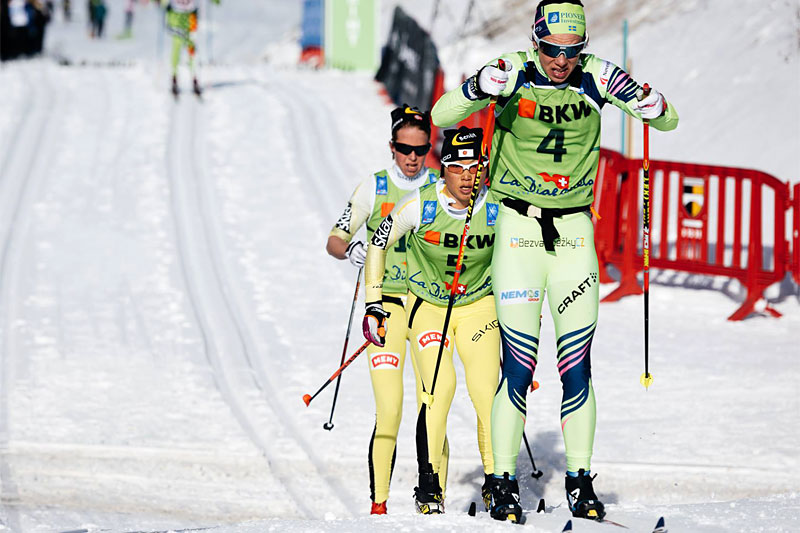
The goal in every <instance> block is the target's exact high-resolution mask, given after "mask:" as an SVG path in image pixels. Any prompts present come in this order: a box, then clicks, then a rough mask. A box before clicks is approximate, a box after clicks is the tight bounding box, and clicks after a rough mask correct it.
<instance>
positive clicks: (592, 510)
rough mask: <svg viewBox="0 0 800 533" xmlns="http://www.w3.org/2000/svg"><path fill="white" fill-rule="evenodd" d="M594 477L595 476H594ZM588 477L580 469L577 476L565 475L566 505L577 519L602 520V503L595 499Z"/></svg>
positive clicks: (589, 477)
mask: <svg viewBox="0 0 800 533" xmlns="http://www.w3.org/2000/svg"><path fill="white" fill-rule="evenodd" d="M595 475H596V474H595ZM593 479H594V476H590V475H589V474H587V473H586V471H585V470H584V469H583V468H581V469H580V470H578V476H577V477H572V476H570V475H567V477H566V479H565V481H564V484H565V487H566V489H567V504H568V505H569V510H570V511H572V516H574V517H577V518H587V519H589V520H602V519H603V517H604V516H605V515H606V512H605V508H604V506H603V503H602V502H601V501H600V500H598V499H597V495H596V494H595V493H594V488H592V480H593Z"/></svg>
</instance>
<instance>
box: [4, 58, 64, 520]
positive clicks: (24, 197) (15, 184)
mask: <svg viewBox="0 0 800 533" xmlns="http://www.w3.org/2000/svg"><path fill="white" fill-rule="evenodd" d="M45 67H46V65H44V64H42V63H40V62H34V61H31V62H29V63H27V64H25V65H23V70H22V72H23V78H24V79H25V81H26V83H27V85H28V87H29V89H30V90H29V91H26V94H27V104H26V108H25V112H24V113H23V114H22V115H21V118H20V120H19V123H18V124H19V125H18V127H17V129H15V130H13V131H15V132H18V134H17V135H15V136H14V140H13V141H12V143H11V145H10V146H9V148H8V151H7V154H8V155H7V157H6V160H5V161H4V163H3V172H2V182H0V198H2V208H1V209H2V216H3V220H2V225H0V231H2V232H3V233H4V235H3V238H2V251H0V254H1V255H0V301H3V302H8V304H7V305H4V306H3V309H2V311H0V316H2V321H1V322H0V326H1V327H2V331H3V337H2V341H0V342H2V344H1V345H0V357H2V362H0V372H2V378H0V451H1V452H2V453H0V490H1V491H2V492H1V496H0V498H1V501H2V504H3V505H2V510H3V511H4V512H5V513H7V514H6V516H5V525H6V526H8V528H9V529H11V530H12V531H21V530H22V529H21V526H20V516H19V512H18V511H17V509H16V507H17V505H18V504H19V503H20V496H19V490H18V488H17V486H16V483H15V482H14V480H13V477H12V475H11V467H10V465H9V463H8V461H7V459H6V452H7V450H8V444H9V440H10V435H9V412H8V411H9V387H10V384H11V380H10V377H9V370H10V368H11V366H12V361H11V359H12V357H13V356H14V354H16V353H18V350H17V349H16V346H15V342H14V340H15V339H14V333H13V327H14V326H13V324H14V317H15V314H16V305H17V303H18V302H19V299H18V298H15V297H14V293H15V291H16V289H17V287H18V283H17V279H18V278H19V273H20V270H21V269H22V267H23V265H22V261H18V260H16V259H17V258H18V256H19V255H20V253H21V251H22V250H21V247H22V246H24V244H25V243H26V241H25V239H24V237H25V234H26V233H27V232H28V229H29V226H30V216H29V213H30V212H31V205H32V203H33V198H32V196H33V194H34V193H35V192H36V190H37V189H38V188H39V187H41V185H42V182H43V181H44V180H45V175H46V168H47V165H48V164H49V163H50V160H51V158H52V153H44V154H43V153H41V152H40V151H37V148H39V147H45V146H47V147H50V146H53V145H54V143H53V142H52V137H53V136H54V128H51V127H48V126H50V124H51V122H52V120H53V117H55V116H56V114H55V113H53V112H52V108H53V107H55V105H56V101H57V100H60V99H61V97H60V94H61V93H59V92H57V91H55V90H54V89H53V84H52V82H51V80H50V79H49V76H48V75H47V73H46V68H45ZM26 68H31V69H33V70H36V71H37V73H38V74H39V75H40V78H41V79H40V80H37V81H36V82H33V83H31V81H30V79H29V77H28V75H27V72H26V71H25V70H24V69H26ZM42 86H44V87H45V88H44V89H41V87H42ZM39 90H41V93H43V94H44V95H45V97H44V103H43V104H41V105H40V104H39V103H38V102H40V101H42V100H41V94H40V95H39V97H38V98H34V96H33V95H34V94H37V92H38V91H39ZM34 101H36V102H37V104H36V106H34V105H32V103H33V102H34ZM21 139H25V140H30V139H34V140H35V142H27V143H24V144H23V145H22V146H25V147H28V149H27V150H24V149H23V150H22V151H18V150H17V149H16V148H17V143H18V142H19V141H20V140H21ZM18 160H19V161H20V162H19V163H18V165H22V168H23V169H24V170H23V171H21V172H18V173H11V172H8V170H9V169H12V170H13V168H14V167H15V166H18V165H14V164H12V163H16V162H17V161H18ZM20 243H22V244H20Z"/></svg>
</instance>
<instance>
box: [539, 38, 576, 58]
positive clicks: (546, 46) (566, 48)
mask: <svg viewBox="0 0 800 533" xmlns="http://www.w3.org/2000/svg"><path fill="white" fill-rule="evenodd" d="M538 44H539V51H540V52H542V53H543V54H544V55H546V56H547V57H552V58H554V59H555V58H557V57H558V56H560V55H561V54H564V57H566V58H567V59H572V58H573V57H577V56H578V54H580V53H581V50H583V49H584V47H586V41H585V40H584V41H581V42H579V43H578V44H553V43H548V42H547V41H545V40H544V39H542V40H540V41H539V43H538Z"/></svg>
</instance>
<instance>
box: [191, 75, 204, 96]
mask: <svg viewBox="0 0 800 533" xmlns="http://www.w3.org/2000/svg"><path fill="white" fill-rule="evenodd" d="M192 90H193V91H194V94H196V95H197V96H203V90H202V89H201V88H200V84H199V83H197V78H195V79H194V80H193V81H192Z"/></svg>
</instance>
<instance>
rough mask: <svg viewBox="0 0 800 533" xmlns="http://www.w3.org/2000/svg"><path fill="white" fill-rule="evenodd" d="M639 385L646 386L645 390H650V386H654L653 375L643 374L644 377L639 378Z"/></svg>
mask: <svg viewBox="0 0 800 533" xmlns="http://www.w3.org/2000/svg"><path fill="white" fill-rule="evenodd" d="M639 383H641V384H642V385H644V388H645V389H647V388H649V387H650V385H652V384H653V374H651V373H649V372H645V373H644V374H642V377H640V378H639Z"/></svg>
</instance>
